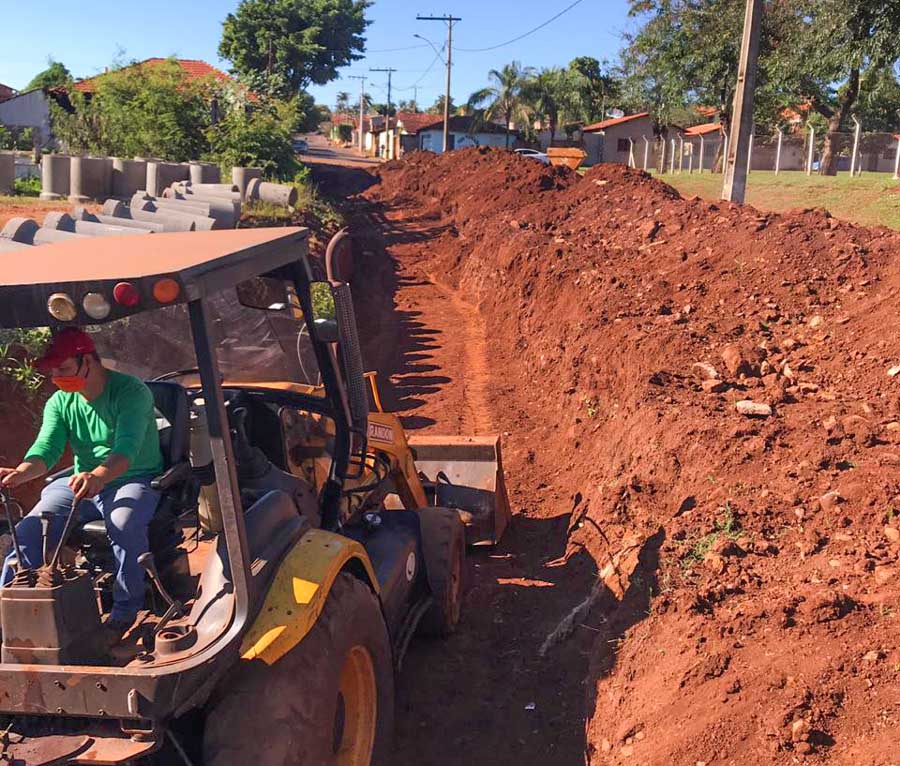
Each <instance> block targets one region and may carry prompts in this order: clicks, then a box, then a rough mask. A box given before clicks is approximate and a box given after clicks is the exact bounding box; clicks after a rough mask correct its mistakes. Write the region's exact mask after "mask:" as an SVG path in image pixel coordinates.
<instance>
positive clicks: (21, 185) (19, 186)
mask: <svg viewBox="0 0 900 766" xmlns="http://www.w3.org/2000/svg"><path fill="white" fill-rule="evenodd" d="M40 193H41V179H40V178H38V177H37V176H28V177H27V178H17V179H16V182H15V184H14V185H13V194H15V195H18V196H19V197H37V196H38V195H40Z"/></svg>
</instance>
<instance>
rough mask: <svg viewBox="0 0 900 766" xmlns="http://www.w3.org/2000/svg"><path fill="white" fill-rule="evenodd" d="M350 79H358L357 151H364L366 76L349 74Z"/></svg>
mask: <svg viewBox="0 0 900 766" xmlns="http://www.w3.org/2000/svg"><path fill="white" fill-rule="evenodd" d="M348 79H350V80H359V131H358V132H359V151H360V153H365V151H366V145H365V142H364V139H363V120H365V116H366V112H365V109H366V78H365V77H363V76H362V75H350V76H349V77H348Z"/></svg>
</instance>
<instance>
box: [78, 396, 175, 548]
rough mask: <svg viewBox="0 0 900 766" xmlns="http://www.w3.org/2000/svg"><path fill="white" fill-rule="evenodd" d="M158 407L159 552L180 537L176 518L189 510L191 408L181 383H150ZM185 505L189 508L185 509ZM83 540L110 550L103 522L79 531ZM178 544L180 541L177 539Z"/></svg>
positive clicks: (153, 539) (154, 544)
mask: <svg viewBox="0 0 900 766" xmlns="http://www.w3.org/2000/svg"><path fill="white" fill-rule="evenodd" d="M147 387H148V388H149V389H150V391H151V393H152V394H153V403H154V406H155V407H156V426H157V429H158V430H159V449H160V452H162V457H163V473H162V474H161V475H160V476H157V477H156V478H154V479H153V481H152V483H151V486H152V487H153V488H154V489H158V490H159V491H160V492H161V493H162V496H161V498H160V501H159V505H158V506H157V508H156V513H155V514H154V516H153V520H152V521H151V522H150V527H149V537H150V550H151V551H152V552H153V553H156V552H157V551H159V550H160V549H162V548H165V547H167V545H171V543H172V541H173V540H175V538H176V536H177V530H176V529H175V520H176V518H177V515H178V514H179V513H181V512H182V511H184V510H186V507H190V503H191V497H192V493H191V492H190V489H189V487H188V486H187V485H188V484H191V483H192V474H191V470H190V462H189V459H188V455H189V447H190V407H189V405H188V398H187V393H186V392H185V390H184V388H183V387H182V386H180V385H179V384H178V383H172V382H169V381H165V382H163V381H148V382H147ZM185 506H186V507H185ZM79 532H80V535H79V536H80V538H81V540H82V541H83V542H84V543H85V544H87V545H88V546H89V547H90V548H92V549H95V550H96V549H104V548H108V547H109V538H108V537H107V534H106V524H105V522H104V521H103V519H97V520H96V521H89V522H87V523H86V524H83V525H81V527H80V528H79ZM175 542H176V544H177V540H175Z"/></svg>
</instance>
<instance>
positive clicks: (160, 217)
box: [103, 199, 197, 231]
mask: <svg viewBox="0 0 900 766" xmlns="http://www.w3.org/2000/svg"><path fill="white" fill-rule="evenodd" d="M103 215H104V216H108V217H110V218H123V219H125V220H134V221H143V222H145V223H150V224H153V225H155V226H162V227H163V228H164V230H165V231H194V230H195V229H196V228H197V224H196V220H195V219H193V218H186V217H184V216H181V215H164V214H162V213H154V212H152V211H147V210H141V209H137V208H136V209H131V208H129V207H128V206H127V205H124V204H123V203H121V202H119V201H118V200H115V199H108V200H106V203H105V204H104V205H103Z"/></svg>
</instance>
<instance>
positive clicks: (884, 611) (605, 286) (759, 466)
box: [367, 149, 900, 766]
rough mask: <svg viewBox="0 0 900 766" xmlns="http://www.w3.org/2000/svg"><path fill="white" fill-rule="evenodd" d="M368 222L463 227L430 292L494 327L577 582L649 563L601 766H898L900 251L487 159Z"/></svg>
mask: <svg viewBox="0 0 900 766" xmlns="http://www.w3.org/2000/svg"><path fill="white" fill-rule="evenodd" d="M367 196H368V197H369V198H370V199H371V200H373V201H375V202H376V203H378V204H381V205H383V206H385V207H387V208H391V207H396V206H406V207H410V208H413V213H414V214H418V215H419V216H422V217H432V218H434V219H435V220H436V221H437V222H439V223H440V224H441V225H440V226H439V227H437V229H438V230H439V231H440V232H441V233H440V235H439V236H438V237H437V238H436V239H433V240H431V241H430V242H429V243H428V245H427V247H425V248H423V252H427V253H430V254H429V255H428V258H429V261H430V265H429V268H430V270H431V272H432V273H440V274H442V275H443V278H445V279H446V280H447V281H448V282H449V283H451V284H452V285H453V286H455V287H457V288H459V289H460V290H461V291H462V292H463V293H464V294H468V295H469V296H470V297H472V298H473V299H475V300H477V301H479V302H480V308H481V311H482V313H483V315H484V318H485V323H486V326H487V327H489V328H490V337H489V344H490V347H491V356H492V358H493V359H494V360H495V361H496V362H497V364H498V366H497V369H498V370H499V369H501V365H502V376H503V379H504V382H505V384H506V387H507V389H508V397H509V401H518V402H520V403H521V404H522V407H521V409H516V408H515V407H507V409H506V422H502V423H501V427H502V430H504V431H508V432H510V433H511V438H510V441H511V442H515V443H516V444H518V447H517V449H516V451H515V452H514V454H513V456H512V458H511V464H512V465H513V466H514V468H513V469H511V470H512V471H513V472H514V471H516V470H519V469H527V468H528V466H532V468H531V470H532V472H533V471H534V470H535V468H534V466H535V465H541V464H543V465H547V464H548V463H550V464H552V465H555V466H557V468H556V469H555V470H554V471H553V472H552V473H550V472H547V475H543V476H541V477H539V478H541V479H542V486H546V485H551V486H552V487H553V488H554V489H555V490H556V491H555V493H554V496H555V497H556V498H557V500H556V501H555V504H554V503H553V501H551V505H553V507H552V508H549V509H546V510H545V511H544V512H545V513H551V512H554V511H555V512H558V513H568V512H571V513H572V523H571V529H570V536H569V551H570V555H572V554H574V553H576V552H582V551H587V552H589V553H590V554H591V555H592V556H593V558H594V559H595V561H597V562H598V563H601V564H602V563H603V562H605V561H606V560H607V559H608V557H609V555H610V554H611V553H613V552H615V551H617V550H618V549H619V548H620V547H621V546H622V544H623V541H626V540H628V539H631V537H632V536H633V535H635V534H638V535H640V536H642V538H643V539H645V540H646V543H645V545H644V548H643V550H642V551H641V556H640V565H639V567H638V570H637V572H636V574H635V576H634V577H633V578H632V580H631V585H630V587H629V588H628V590H627V592H626V593H625V594H624V597H623V598H622V600H621V602H620V605H619V606H618V608H617V609H615V610H612V611H610V612H609V613H608V614H607V615H606V618H605V621H604V622H603V625H604V627H603V629H602V631H601V633H600V634H599V635H598V640H597V643H596V647H595V650H594V652H593V656H592V658H591V668H590V673H589V678H588V685H587V686H588V723H587V727H588V755H589V760H590V762H591V763H595V764H618V763H642V764H660V765H662V764H667V765H668V764H679V765H680V764H691V765H692V766H693V764H696V763H698V762H701V761H702V762H704V763H709V764H713V763H735V764H743V763H758V764H782V763H793V762H795V759H798V758H800V757H801V756H802V757H804V758H806V757H808V760H809V762H811V763H833V764H847V766H849V765H850V764H854V766H857V765H858V766H862V765H863V764H872V765H873V766H874V765H875V764H887V763H889V762H890V758H891V757H892V754H894V753H895V745H894V744H893V742H895V740H896V736H897V733H898V724H897V716H898V705H900V693H898V691H897V689H898V685H897V680H898V674H900V630H898V623H897V618H896V610H897V608H898V606H900V604H898V572H900V566H898V553H900V523H898V520H897V518H896V517H895V509H897V511H900V480H898V467H900V389H898V388H897V386H898V385H900V374H898V373H900V340H898V339H897V337H896V333H891V332H890V329H889V328H891V327H893V326H894V325H895V323H896V296H897V293H898V291H900V275H898V266H900V236H898V235H897V234H896V233H894V232H890V231H888V230H868V229H862V228H857V227H853V226H851V225H848V224H844V223H840V222H838V221H836V220H835V219H833V218H831V217H830V216H829V215H828V214H827V213H826V212H824V211H800V212H796V213H791V214H788V215H776V214H764V213H760V212H758V211H756V210H754V209H752V208H749V207H741V206H735V205H730V204H727V203H721V204H719V203H709V202H704V201H701V200H699V199H691V200H685V199H682V198H681V197H680V196H679V195H678V194H677V192H675V191H674V190H673V189H671V188H670V187H668V186H666V185H665V184H662V183H659V182H657V181H654V180H652V179H650V178H649V177H648V176H646V175H645V174H643V173H641V172H639V171H634V170H629V169H626V168H623V167H620V166H600V167H597V168H594V169H592V170H590V171H589V172H588V173H587V174H586V175H585V176H584V177H583V178H581V179H579V178H578V177H577V176H575V175H574V174H572V173H569V172H567V171H560V170H558V169H555V168H547V167H544V166H542V165H540V164H539V163H537V162H534V161H531V160H527V159H522V158H518V157H514V156H511V155H510V154H509V153H506V152H501V151H494V150H485V149H467V150H463V151H459V152H453V153H452V154H448V155H440V156H435V155H429V154H425V153H416V154H413V155H411V156H410V158H409V159H407V160H404V161H401V162H395V163H389V164H388V165H385V166H383V167H382V169H381V184H380V185H379V186H376V187H373V189H370V190H369V191H368V192H367ZM515 480H516V479H515V478H513V481H515ZM585 595H586V594H585V593H573V594H572V606H573V607H574V606H575V605H576V604H577V603H578V602H579V601H581V600H582V598H584V596H585ZM552 657H553V655H552V650H551V654H550V656H549V658H548V660H547V661H549V662H552Z"/></svg>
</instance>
